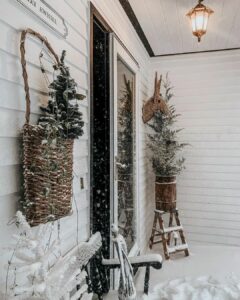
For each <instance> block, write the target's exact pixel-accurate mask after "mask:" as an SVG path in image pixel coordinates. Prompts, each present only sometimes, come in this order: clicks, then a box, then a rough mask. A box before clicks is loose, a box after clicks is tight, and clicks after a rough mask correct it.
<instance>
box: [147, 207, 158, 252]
mask: <svg viewBox="0 0 240 300" xmlns="http://www.w3.org/2000/svg"><path fill="white" fill-rule="evenodd" d="M156 226H157V214H156V212H154V220H153V226H152V234H151V237H150V240H149V248H150V249H152V246H153V242H154V236H155V232H156Z"/></svg>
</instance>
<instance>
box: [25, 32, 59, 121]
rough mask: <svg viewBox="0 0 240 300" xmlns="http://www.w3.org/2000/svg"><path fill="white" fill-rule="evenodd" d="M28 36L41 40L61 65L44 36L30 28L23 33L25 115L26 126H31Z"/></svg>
mask: <svg viewBox="0 0 240 300" xmlns="http://www.w3.org/2000/svg"><path fill="white" fill-rule="evenodd" d="M27 34H30V35H32V36H34V37H36V38H37V39H39V40H40V41H41V42H42V43H43V44H44V45H45V46H46V47H47V49H48V50H49V52H50V53H51V54H52V55H53V56H54V58H55V60H56V64H57V65H60V61H59V58H58V55H57V54H56V53H55V51H54V50H53V48H52V46H51V45H50V44H49V42H48V41H47V39H46V38H45V37H44V36H42V35H41V34H40V33H38V32H36V31H34V30H32V29H30V28H28V29H26V30H23V31H22V33H21V40H20V53H21V64H22V75H23V80H24V90H25V94H26V114H25V119H26V122H25V124H29V121H30V113H31V107H30V105H31V100H30V93H29V84H28V74H27V66H26V58H25V53H26V51H25V41H26V36H27Z"/></svg>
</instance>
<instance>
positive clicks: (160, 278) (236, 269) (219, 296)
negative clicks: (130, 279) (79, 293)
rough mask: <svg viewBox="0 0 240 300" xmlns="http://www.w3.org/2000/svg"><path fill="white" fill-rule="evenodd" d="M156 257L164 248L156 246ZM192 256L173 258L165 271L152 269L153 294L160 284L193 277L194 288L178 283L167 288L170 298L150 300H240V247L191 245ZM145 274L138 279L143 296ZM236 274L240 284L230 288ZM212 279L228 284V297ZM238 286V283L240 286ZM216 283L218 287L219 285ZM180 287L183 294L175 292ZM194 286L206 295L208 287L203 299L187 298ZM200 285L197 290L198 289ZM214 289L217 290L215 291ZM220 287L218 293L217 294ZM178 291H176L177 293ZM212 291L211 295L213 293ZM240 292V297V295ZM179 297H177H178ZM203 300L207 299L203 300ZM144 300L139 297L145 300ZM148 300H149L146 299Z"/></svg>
mask: <svg viewBox="0 0 240 300" xmlns="http://www.w3.org/2000/svg"><path fill="white" fill-rule="evenodd" d="M151 252H154V253H161V254H162V251H161V248H160V245H156V246H155V247H154V249H153V250H152V251H151ZM190 252H191V255H190V256H189V257H185V256H184V255H183V254H181V253H179V254H177V255H173V256H172V258H171V260H169V261H164V262H163V267H162V269H161V270H154V269H151V275H150V276H151V277H150V294H151V292H152V291H153V290H154V287H155V286H157V285H159V284H165V283H168V282H169V281H172V280H176V279H179V278H180V279H184V277H188V278H189V277H190V278H191V279H190V284H188V282H187V283H186V282H185V281H184V282H182V280H180V281H175V282H173V285H172V287H171V286H166V285H165V287H164V289H165V290H166V292H167V297H160V296H159V297H156V296H154V297H148V298H146V299H149V300H152V299H153V300H157V299H158V300H202V299H204V300H228V299H229V300H232V299H236V300H240V247H230V246H224V245H223V246H221V245H219V246H212V245H208V246H203V245H197V244H194V245H190ZM144 273H145V272H144V270H143V269H142V270H141V271H140V272H139V274H138V276H137V278H136V287H137V290H138V291H139V292H140V294H142V291H143V282H144ZM233 274H234V276H235V277H237V278H238V279H239V281H238V282H239V284H237V285H236V283H235V281H234V283H233V282H232V281H231V283H230V285H229V283H227V282H226V280H227V279H229V278H230V277H231V276H232V275H233ZM209 276H212V277H213V278H214V280H217V281H219V282H220V283H222V284H225V287H224V288H226V289H227V292H226V293H227V294H228V293H229V295H230V296H229V297H228V296H226V295H225V294H224V293H225V292H224V293H223V291H219V289H218V287H219V286H220V285H219V284H218V282H215V281H214V282H213V283H212V279H209V278H208V277H209ZM199 277H204V278H203V279H202V280H201V281H200V282H199V281H197V282H196V280H195V279H196V278H199ZM238 282H237V283H238ZM215 283H216V284H215ZM177 285H179V286H180V285H181V288H180V289H181V291H178V290H177V289H175V287H176V286H177ZM190 285H195V287H194V288H195V289H196V290H197V289H199V290H201V292H202V291H203V289H204V288H205V287H206V290H207V291H204V294H203V295H202V296H201V295H199V294H197V292H196V293H195V296H194V297H193V296H192V295H193V294H194V292H193V293H192V294H191V293H190V294H189V295H190V296H189V295H185V296H184V295H183V290H184V289H185V290H187V291H188V292H189V289H190V290H192V287H189V286H190ZM196 285H197V287H196ZM213 287H214V288H213ZM216 287H217V292H216ZM174 289H175V290H174ZM209 291H210V292H209ZM238 292H239V295H237V294H238ZM174 293H175V295H174ZM210 294H211V295H212V296H211V297H209V295H210ZM202 297H203V298H202ZM141 298H142V297H139V299H141ZM105 299H106V300H111V299H115V300H117V296H116V294H115V295H111V294H109V295H108V296H107V297H106V298H105ZM144 299H145V298H144Z"/></svg>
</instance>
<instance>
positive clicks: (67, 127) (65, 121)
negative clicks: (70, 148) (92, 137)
mask: <svg viewBox="0 0 240 300" xmlns="http://www.w3.org/2000/svg"><path fill="white" fill-rule="evenodd" d="M65 56H66V51H63V52H62V56H61V59H60V62H61V63H60V65H59V66H56V65H55V66H54V69H55V70H56V71H58V72H59V74H58V75H57V78H56V79H55V80H54V81H53V82H52V83H51V84H50V85H49V89H50V92H49V95H50V97H51V99H50V100H49V101H48V106H47V107H41V110H42V111H43V112H44V115H43V116H41V117H40V119H39V125H41V126H42V127H44V128H45V129H46V130H47V131H49V132H51V133H55V134H56V135H57V136H60V137H62V138H70V139H75V138H78V137H79V136H81V135H83V125H84V122H83V120H82V113H81V112H80V111H79V106H78V103H77V102H76V100H83V99H84V98H85V96H83V95H81V94H78V93H77V90H76V87H77V83H76V82H75V80H74V79H73V78H72V77H71V75H70V72H69V68H68V67H67V66H66V65H65V62H64V60H65ZM74 100H75V101H74ZM53 135H54V134H53Z"/></svg>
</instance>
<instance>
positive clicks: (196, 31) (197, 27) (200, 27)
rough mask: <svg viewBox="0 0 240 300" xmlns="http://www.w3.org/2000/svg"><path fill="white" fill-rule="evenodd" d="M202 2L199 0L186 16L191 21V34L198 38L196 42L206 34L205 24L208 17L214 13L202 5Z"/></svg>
mask: <svg viewBox="0 0 240 300" xmlns="http://www.w3.org/2000/svg"><path fill="white" fill-rule="evenodd" d="M202 2H203V0H199V2H198V4H197V5H196V6H195V7H194V8H192V9H191V10H190V11H189V12H188V13H187V16H188V17H189V18H190V20H191V25H192V32H193V35H195V36H196V37H197V38H198V42H200V41H201V37H202V36H203V35H204V34H205V33H206V32H207V24H208V19H209V16H210V15H211V14H212V13H214V11H213V10H212V9H211V8H209V7H207V6H205V5H204V4H202Z"/></svg>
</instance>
